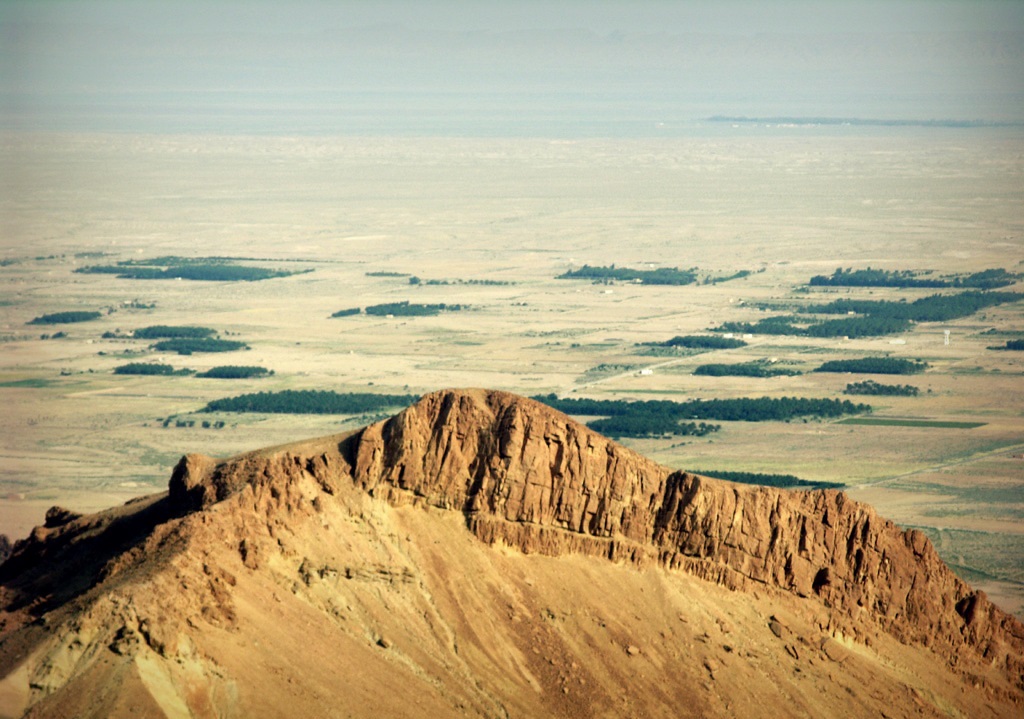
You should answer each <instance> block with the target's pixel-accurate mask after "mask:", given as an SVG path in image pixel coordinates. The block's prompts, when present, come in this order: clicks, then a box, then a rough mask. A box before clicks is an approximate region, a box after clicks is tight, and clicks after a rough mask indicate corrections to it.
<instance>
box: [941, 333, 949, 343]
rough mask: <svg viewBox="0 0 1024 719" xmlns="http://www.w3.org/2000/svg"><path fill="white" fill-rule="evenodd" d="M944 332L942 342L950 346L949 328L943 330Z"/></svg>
mask: <svg viewBox="0 0 1024 719" xmlns="http://www.w3.org/2000/svg"><path fill="white" fill-rule="evenodd" d="M942 334H943V337H944V339H943V342H942V344H944V345H946V346H947V347H949V330H942Z"/></svg>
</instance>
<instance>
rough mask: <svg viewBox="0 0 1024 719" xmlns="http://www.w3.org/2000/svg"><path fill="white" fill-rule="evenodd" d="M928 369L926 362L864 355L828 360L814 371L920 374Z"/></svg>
mask: <svg viewBox="0 0 1024 719" xmlns="http://www.w3.org/2000/svg"><path fill="white" fill-rule="evenodd" d="M926 369H928V363H927V362H919V361H917V360H908V359H902V358H897V357H864V358H861V359H845V360H830V361H828V362H825V363H824V364H822V365H821V366H820V367H818V368H817V369H816V370H814V371H815V372H861V373H864V374H920V373H921V372H924V371H925V370H926Z"/></svg>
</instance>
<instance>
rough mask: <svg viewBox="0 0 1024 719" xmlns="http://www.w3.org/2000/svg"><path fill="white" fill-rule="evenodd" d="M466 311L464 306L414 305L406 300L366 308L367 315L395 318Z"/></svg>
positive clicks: (442, 303)
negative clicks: (392, 316) (391, 316)
mask: <svg viewBox="0 0 1024 719" xmlns="http://www.w3.org/2000/svg"><path fill="white" fill-rule="evenodd" d="M464 309H466V306H465V305H448V304H445V303H444V302H441V303H440V304H432V305H430V304H414V303H410V302H409V301H408V300H406V301H403V302H385V303H384V304H380V305H370V306H369V307H367V308H366V314H368V315H378V316H384V315H394V316H395V317H426V316H430V315H438V314H441V313H442V312H458V311H459V310H464Z"/></svg>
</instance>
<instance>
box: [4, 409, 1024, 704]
mask: <svg viewBox="0 0 1024 719" xmlns="http://www.w3.org/2000/svg"><path fill="white" fill-rule="evenodd" d="M481 540H483V541H481ZM0 591H2V595H0V607H2V609H0V632H2V633H0V675H2V680H0V715H3V716H21V715H25V716H38V717H49V716H83V717H90V716H94V717H101V716H102V717H106V716H113V717H118V716H133V717H138V716H168V717H179V716H204V717H205V716H210V717H213V716H238V717H248V716H267V717H270V716H281V715H282V714H283V713H284V714H288V715H294V716H318V717H320V716H323V717H352V716H355V717H358V716H384V717H388V716H395V717H398V716H480V717H494V716H510V717H522V716H566V717H576V716H578V717H591V716H595V717H604V716H606V717H618V716H638V717H639V716H644V717H657V716H673V717H676V716H753V715H760V714H763V713H764V710H765V707H772V712H773V713H774V714H776V715H788V716H815V717H818V716H836V717H838V716H843V717H846V716H890V717H897V716H910V715H914V716H920V715H923V716H972V717H975V716H1019V713H1020V711H1021V708H1022V706H1024V627H1022V625H1021V624H1020V623H1019V622H1018V621H1017V620H1016V619H1014V618H1012V617H1010V616H1008V615H1006V614H1004V613H1002V612H1001V611H999V610H998V609H996V608H995V607H993V606H992V605H991V604H989V603H988V601H987V600H986V598H985V596H984V595H983V594H982V593H979V592H975V591H973V590H972V589H971V588H970V587H968V586H967V585H966V584H964V583H963V582H961V581H960V580H959V579H957V578H956V577H955V576H954V575H953V574H952V573H951V572H950V571H949V569H948V568H947V567H946V566H945V565H944V564H943V563H942V562H941V561H940V560H939V559H938V557H937V555H936V554H935V552H934V550H933V549H932V547H931V545H930V543H929V542H928V541H927V540H926V539H925V538H924V537H923V536H921V535H920V534H919V533H917V532H913V531H910V532H902V531H901V530H899V529H898V528H897V527H895V526H894V525H893V524H891V523H890V522H888V521H886V520H884V519H881V518H879V517H878V516H877V515H876V514H875V513H874V512H873V511H872V510H871V509H870V508H869V507H867V506H865V505H861V504H858V503H856V502H853V501H851V500H849V499H847V498H846V497H844V495H842V494H840V493H835V492H825V493H821V492H818V493H794V492H784V491H779V490H772V489H767V488H756V487H743V486H738V485H733V484H730V483H727V482H720V481H716V480H709V479H706V478H701V477H696V476H694V475H690V474H687V473H684V472H673V471H671V470H668V469H666V468H663V467H661V466H659V465H657V464H655V463H653V462H651V461H649V460H646V459H645V458H643V457H641V456H640V455H637V454H635V453H633V452H631V451H629V450H627V449H624V448H622V447H621V446H618V445H616V444H615V443H613V442H610V441H609V440H607V439H605V438H603V437H601V436H599V435H596V434H594V433H593V432H591V431H590V430H588V429H586V428H585V427H583V426H581V425H578V424H576V423H574V422H573V421H571V420H569V419H568V418H567V417H565V416H564V415H561V414H559V413H557V412H554V411H553V410H550V409H548V408H546V407H543V406H541V405H539V404H537V403H535V402H532V401H530V400H525V399H523V398H520V397H516V396H514V395H510V394H506V393H500V392H489V391H483V390H472V391H445V392H439V393H435V394H432V395H428V396H426V397H424V398H423V399H422V400H421V401H420V402H418V403H417V404H416V405H413V406H412V407H410V408H409V409H407V410H405V411H404V412H402V413H401V414H399V415H397V416H396V417H394V418H392V419H390V420H387V421H385V422H382V423H379V424H376V425H371V426H370V427H367V428H365V429H364V430H360V431H358V432H356V433H353V434H348V435H337V436H332V437H325V438H321V439H318V440H311V441H308V442H302V443H297V444H293V445H286V446H283V447H277V448H272V449H268V450H263V451H259V452H254V453H249V454H246V455H241V456H238V457H235V458H233V459H230V460H226V461H224V462H217V461H215V460H213V459H210V458H208V457H204V456H201V455H189V456H187V457H185V458H183V459H182V461H181V462H180V463H179V465H178V467H177V468H176V470H175V472H174V475H173V476H172V478H171V482H170V487H169V491H168V492H166V493H163V494H159V495H154V496H151V497H147V498H144V499H141V500H136V501H133V502H131V503H129V504H126V505H124V506H122V507H117V508H114V509H110V510H107V511H105V512H100V513H98V514H94V515H87V516H77V515H74V514H71V513H68V512H62V511H59V510H54V511H51V513H50V514H49V515H48V518H47V526H45V527H40V528H37V529H36V530H35V531H34V532H33V534H32V535H31V536H30V537H29V538H28V539H26V540H23V541H22V542H20V543H18V544H17V546H16V547H15V548H14V553H13V554H12V556H11V557H10V558H9V559H8V561H7V562H6V563H5V564H3V565H2V566H0Z"/></svg>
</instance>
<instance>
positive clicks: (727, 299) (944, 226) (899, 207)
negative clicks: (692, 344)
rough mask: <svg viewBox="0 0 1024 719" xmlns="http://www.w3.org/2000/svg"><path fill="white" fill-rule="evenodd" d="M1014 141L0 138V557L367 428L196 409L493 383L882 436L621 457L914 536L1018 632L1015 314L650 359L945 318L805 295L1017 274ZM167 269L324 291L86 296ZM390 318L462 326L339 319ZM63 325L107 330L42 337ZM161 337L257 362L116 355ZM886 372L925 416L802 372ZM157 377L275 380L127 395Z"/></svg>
mask: <svg viewBox="0 0 1024 719" xmlns="http://www.w3.org/2000/svg"><path fill="white" fill-rule="evenodd" d="M1016 132H1017V134H1012V133H1010V132H1009V131H996V130H992V129H980V128H974V129H943V128H925V129H922V128H831V129H827V130H826V129H820V128H812V127H805V128H797V129H792V128H791V129H783V128H776V129H772V128H752V127H744V128H737V129H732V130H730V129H728V128H722V127H716V128H714V129H713V130H710V129H709V130H706V131H704V132H702V133H701V132H695V133H694V135H693V136H692V137H673V138H666V139H644V140H614V141H612V140H607V141H602V140H586V141H579V142H567V141H547V140H530V139H508V140H500V139H499V140H495V139H417V138H273V137H266V138H263V137H261V138H249V137H245V138H239V137H208V138H206V137H198V138H197V137H144V136H130V135H122V136H28V135H21V136H8V137H6V138H3V140H2V145H0V166H3V167H4V168H7V170H6V171H5V172H3V173H0V242H2V246H0V260H2V261H3V262H4V265H3V266H2V267H0V340H2V351H0V398H2V400H3V404H4V410H3V412H2V413H0V437H3V440H2V446H0V487H2V489H0V497H2V498H0V532H6V533H8V534H10V535H11V536H13V537H22V536H25V535H26V534H27V533H28V531H29V530H30V529H31V527H32V526H33V525H35V524H39V523H41V522H42V519H43V514H44V512H45V510H46V508H47V507H49V506H51V505H53V504H60V505H63V506H67V507H69V508H71V509H75V510H79V511H84V510H93V509H98V508H101V507H106V506H109V505H111V504H113V503H117V502H121V501H125V500H127V499H129V498H131V497H134V496H138V495H141V494H147V493H151V492H154V491H158V490H160V489H162V488H164V487H165V486H166V482H167V478H168V476H169V474H170V471H171V468H172V467H173V466H174V464H175V462H176V461H177V459H178V458H179V457H180V456H181V455H182V454H183V453H185V452H203V453H207V454H211V455H215V456H226V455H231V454H234V453H237V452H240V451H243V450H248V449H254V448H257V447H261V446H265V445H272V444H281V443H283V442H287V441H291V440H297V439H301V438H306V437H312V436H316V435H320V434H328V433H333V432H336V431H338V430H339V428H346V427H356V426H359V425H362V424H365V423H367V422H368V421H371V420H373V419H374V418H375V417H372V416H357V417H339V416H323V415H320V416H297V415H253V414H245V415H235V414H204V413H199V412H198V411H199V410H200V409H201V408H202V407H203V406H204V405H205V404H206V402H208V401H210V400H213V399H218V398H221V397H227V396H233V395H237V394H241V393H244V392H255V391H271V390H281V389H331V390H336V391H339V392H366V391H374V392H385V393H394V394H407V393H412V394H417V393H422V392H426V391H430V390H434V389H438V388H441V387H448V386H484V387H493V388H498V389H506V390H511V391H514V392H518V393H521V394H526V395H536V394H547V393H550V392H555V393H558V394H559V395H563V396H586V397H594V398H604V399H608V398H613V399H623V398H632V399H674V400H683V399H693V398H704V399H710V398H729V397H761V396H772V397H783V396H791V397H792V396H795V397H812V398H841V399H851V400H852V401H855V402H866V403H869V404H871V405H872V406H873V407H874V413H873V416H872V417H873V418H874V419H878V418H884V419H889V420H892V421H891V422H889V423H886V424H844V423H842V422H840V421H835V420H828V421H817V420H808V421H806V422H804V421H802V420H794V421H791V422H788V423H786V422H721V423H720V424H721V425H722V428H721V430H720V431H719V432H717V433H713V434H710V435H708V436H705V437H699V438H698V437H674V438H670V439H626V440H624V443H626V444H628V445H630V446H632V447H635V448H636V449H638V450H639V451H641V452H643V453H644V454H646V455H648V456H650V457H652V458H653V459H655V460H657V461H659V462H661V463H663V464H666V465H670V466H673V467H681V468H692V469H701V470H725V469H730V470H742V471H751V472H769V473H788V474H794V475H797V476H799V477H801V478H804V479H814V480H826V481H833V482H843V483H846V484H848V485H850V487H849V490H848V491H849V493H850V494H851V495H852V496H853V497H854V498H856V499H859V500H864V501H867V502H870V503H872V504H873V505H875V506H876V507H877V508H878V510H879V511H880V513H882V514H883V515H885V516H887V517H889V518H891V519H893V520H895V521H897V522H899V523H901V524H903V525H907V526H910V525H912V526H919V527H924V528H928V529H927V531H929V533H930V534H931V536H932V537H933V539H934V540H935V541H936V544H937V546H938V548H939V551H940V553H941V554H942V555H943V557H944V558H945V559H946V560H947V561H948V562H950V563H951V564H953V565H954V566H955V568H957V570H958V571H961V572H962V573H963V574H964V576H965V577H967V578H968V579H969V581H971V582H972V583H973V584H975V585H977V586H981V587H983V588H985V589H986V590H988V591H989V592H990V593H991V594H992V596H993V598H994V599H995V600H996V601H997V602H1000V603H1001V604H1003V606H1005V607H1006V608H1007V609H1009V610H1011V611H1014V612H1016V613H1017V614H1018V615H1021V614H1024V610H1022V608H1024V379H1022V374H1024V353H1022V352H1014V351H1002V352H998V351H993V350H990V349H987V348H988V347H990V346H994V345H1001V344H1004V343H1005V342H1006V341H1007V340H1010V339H1016V338H1020V337H1022V336H1024V303H1020V302H1017V303H1011V304H1004V305H1000V306H997V307H993V308H989V309H985V310H982V311H981V312H979V313H976V314H974V315H972V316H969V317H965V318H963V319H958V320H954V321H951V322H945V323H928V322H924V323H920V324H918V325H916V326H915V327H914V328H913V329H912V330H910V331H908V332H904V333H901V334H898V335H888V336H884V337H875V338H862V339H852V340H844V339H842V338H824V339H819V338H809V337H793V336H770V335H754V336H753V337H751V338H749V339H748V340H747V342H748V345H747V346H745V347H741V348H737V349H729V350H715V351H713V352H704V353H679V354H660V355H659V354H652V353H650V352H649V351H645V349H644V348H643V347H640V346H638V345H639V344H640V343H651V342H662V341H665V340H668V339H670V338H672V337H674V336H676V335H685V334H700V333H705V332H706V330H707V329H708V328H710V327H714V326H716V325H718V324H720V323H722V322H725V321H756V320H758V319H760V318H762V317H764V316H766V313H765V312H764V311H763V310H761V309H759V308H758V307H757V305H758V304H760V303H775V304H780V303H781V304H786V303H797V304H800V303H807V302H813V301H817V302H826V301H829V300H832V299H836V298H843V297H851V298H866V299H890V300H896V299H907V300H908V301H912V300H914V299H916V298H919V297H924V296H926V295H929V294H933V293H934V292H935V291H936V290H928V289H883V288H861V289H856V288H855V289H846V288H836V287H822V288H810V289H808V288H807V287H806V284H807V281H808V280H809V278H810V277H811V276H813V275H817V274H830V273H831V272H832V271H833V270H834V269H835V268H836V267H854V268H862V267H867V266H871V267H875V268H883V269H889V270H900V269H912V270H934V271H935V272H936V273H938V274H951V273H969V272H975V271H979V270H984V269H988V268H996V267H1000V268H1005V269H1007V270H1009V271H1010V272H1021V271H1024V138H1022V137H1021V136H1020V134H1019V131H1016ZM730 133H734V134H730ZM164 255H173V256H178V257H185V258H199V257H233V258H237V259H238V262H239V263H241V264H244V265H247V266H253V267H263V268H267V269H283V270H289V271H304V270H312V271H311V272H305V273H303V274H295V275H291V276H288V277H281V278H274V279H267V280H261V281H254V282H245V281H240V282H217V281H213V282H205V281H194V280H188V279H156V280H148V279H121V278H117V277H115V276H114V275H112V274H83V273H76V272H75V270H76V269H78V268H81V267H84V266H88V265H112V264H115V263H117V262H122V261H125V260H145V259H152V258H156V257H160V256H164ZM583 264H589V265H592V266H598V265H611V264H615V265H617V266H620V267H631V268H651V267H679V268H680V269H686V268H692V267H696V268H698V270H699V272H700V273H701V274H702V275H706V276H711V277H724V276H727V275H731V274H733V273H736V272H738V271H741V270H747V271H750V272H751V274H749V275H748V276H746V277H743V278H740V279H733V280H729V281H724V282H721V283H718V284H703V283H702V282H698V283H695V284H690V285H685V286H648V285H638V284H633V283H622V282H618V283H613V284H607V285H606V284H592V283H590V282H588V281H580V280H559V279H555V277H556V275H559V274H561V273H563V272H565V271H566V270H569V269H572V268H576V267H580V266H582V265H583ZM368 273H377V274H368ZM380 273H385V274H380ZM409 275H415V276H416V277H417V278H419V279H420V282H419V283H418V284H412V283H410V281H409ZM431 281H439V282H438V283H433V282H431ZM444 281H446V282H447V283H444ZM482 281H488V283H487V284H485V283H483V282H482ZM1005 289H1006V290H1011V291H1021V290H1022V289H1024V285H1022V283H1017V284H1016V285H1014V286H1012V287H1008V288H1005ZM401 301H409V302H412V303H422V304H440V303H445V304H447V305H453V304H458V305H462V306H463V309H461V310H460V311H449V312H442V313H441V314H438V315H436V316H408V317H407V316H394V317H387V316H370V315H366V314H360V315H354V316H347V317H337V318H331V317H330V315H331V314H332V313H334V312H337V311H338V310H342V309H345V308H350V307H356V306H358V307H366V306H369V305H374V304H380V303H390V302H401ZM73 310H75V311H77V310H83V311H100V312H101V313H102V314H101V316H100V317H99V318H97V319H93V320H89V321H84V322H76V323H70V324H54V325H28V324H26V323H28V322H29V321H31V320H33V319H34V318H36V317H39V316H41V315H44V314H49V313H56V312H65V311H73ZM151 325H201V326H204V327H210V328H213V329H216V330H217V331H218V332H220V333H221V336H222V337H223V338H225V339H231V340H240V341H244V342H245V343H246V344H248V345H249V346H250V348H251V349H248V350H238V351H234V352H225V353H215V354H214V353H211V354H206V353H202V354H200V353H196V354H192V355H177V354H173V353H169V352H153V351H151V350H149V349H147V348H148V346H149V345H150V344H152V342H151V341H149V340H137V339H131V338H130V337H129V335H130V333H131V331H132V330H134V329H138V328H141V327H146V326H151ZM944 330H950V335H951V341H950V343H949V344H948V345H946V344H944V335H943V332H944ZM58 332H59V333H63V336H60V337H57V338H53V337H52V335H53V334H56V333H58ZM104 333H109V335H112V336H108V337H107V338H104V337H103V335H104ZM42 335H51V337H49V338H47V339H42V338H41V337H42ZM868 356H872V357H876V356H891V357H895V358H907V359H918V360H923V361H926V362H928V363H929V365H930V366H929V369H928V370H927V371H926V372H925V373H924V374H919V375H908V376H898V377H885V376H877V375H876V376H872V377H871V378H873V379H875V380H877V381H880V382H894V383H900V384H902V383H907V384H911V385H914V386H916V387H918V388H919V389H920V394H919V395H918V396H916V397H900V396H869V397H865V396H858V397H847V396H846V395H843V394H842V391H843V389H844V388H845V386H846V385H847V384H848V383H850V382H854V381H857V380H862V379H865V377H864V376H860V375H856V376H854V375H845V374H833V373H814V372H812V371H811V370H813V369H815V368H816V367H817V366H819V365H820V364H821V363H822V362H824V361H826V360H830V359H847V358H850V359H852V358H859V357H868ZM769 358H770V359H774V360H776V362H775V364H777V365H778V366H780V367H786V368H789V369H794V370H799V371H801V372H804V374H799V375H796V376H780V377H771V378H757V377H728V376H727V377H707V376H694V375H693V374H692V373H693V370H694V369H695V368H696V367H697V366H698V365H700V364H703V363H706V362H716V363H732V362H737V363H738V362H748V361H752V360H760V359H769ZM149 361H159V362H161V363H165V364H169V365H173V366H174V367H175V368H176V369H182V368H190V369H193V370H200V371H201V370H206V369H209V368H211V367H214V366H218V365H255V366H262V367H265V368H267V369H269V370H273V371H274V374H273V375H272V376H267V377H262V378H253V379H237V380H224V379H204V378H198V377H195V376H184V375H183V376H135V375H115V374H113V370H114V368H115V367H118V366H120V365H124V364H126V363H129V362H149ZM641 370H651V371H650V372H644V373H641ZM168 418H170V422H169V423H167V426H166V427H165V426H164V423H165V421H166V420H167V419H168ZM204 420H207V421H209V422H215V421H223V422H224V423H225V426H224V427H223V428H220V429H215V428H213V427H210V428H204V427H203V426H202V422H203V421H204ZM922 421H924V422H923V423H922ZM189 422H192V425H191V426H189ZM179 423H181V424H183V425H184V426H177V425H178V424H179ZM929 423H931V424H929ZM938 423H943V424H938ZM946 423H952V424H946ZM971 424H978V425H980V426H975V427H970V426H969V425H971Z"/></svg>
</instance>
